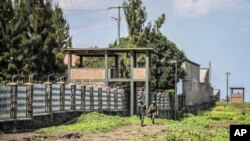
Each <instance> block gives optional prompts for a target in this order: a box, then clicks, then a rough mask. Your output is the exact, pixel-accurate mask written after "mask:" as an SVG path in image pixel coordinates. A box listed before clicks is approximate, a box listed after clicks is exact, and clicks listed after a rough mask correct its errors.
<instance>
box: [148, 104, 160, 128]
mask: <svg viewBox="0 0 250 141" xmlns="http://www.w3.org/2000/svg"><path fill="white" fill-rule="evenodd" d="M148 114H149V116H150V118H151V120H152V124H155V117H156V116H158V109H157V105H156V102H155V101H153V103H152V104H151V105H150V106H149V108H148Z"/></svg>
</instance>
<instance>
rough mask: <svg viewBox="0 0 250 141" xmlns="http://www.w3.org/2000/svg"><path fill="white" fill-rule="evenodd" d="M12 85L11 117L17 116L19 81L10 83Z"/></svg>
mask: <svg viewBox="0 0 250 141" xmlns="http://www.w3.org/2000/svg"><path fill="white" fill-rule="evenodd" d="M7 86H10V118H12V119H16V118H17V83H14V82H12V83H9V84H7Z"/></svg>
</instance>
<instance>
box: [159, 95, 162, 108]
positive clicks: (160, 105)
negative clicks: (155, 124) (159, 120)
mask: <svg viewBox="0 0 250 141" xmlns="http://www.w3.org/2000/svg"><path fill="white" fill-rule="evenodd" d="M158 99H159V105H160V106H159V110H162V107H161V93H160V94H159V95H158Z"/></svg>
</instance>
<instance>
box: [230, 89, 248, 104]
mask: <svg viewBox="0 0 250 141" xmlns="http://www.w3.org/2000/svg"><path fill="white" fill-rule="evenodd" d="M230 90H231V102H232V103H241V102H244V101H245V88H244V87H230Z"/></svg>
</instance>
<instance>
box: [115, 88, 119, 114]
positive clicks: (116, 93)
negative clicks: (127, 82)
mask: <svg viewBox="0 0 250 141" xmlns="http://www.w3.org/2000/svg"><path fill="white" fill-rule="evenodd" d="M117 97H118V92H117V88H115V89H114V106H115V107H114V110H115V111H116V112H117V113H118V98H117Z"/></svg>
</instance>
